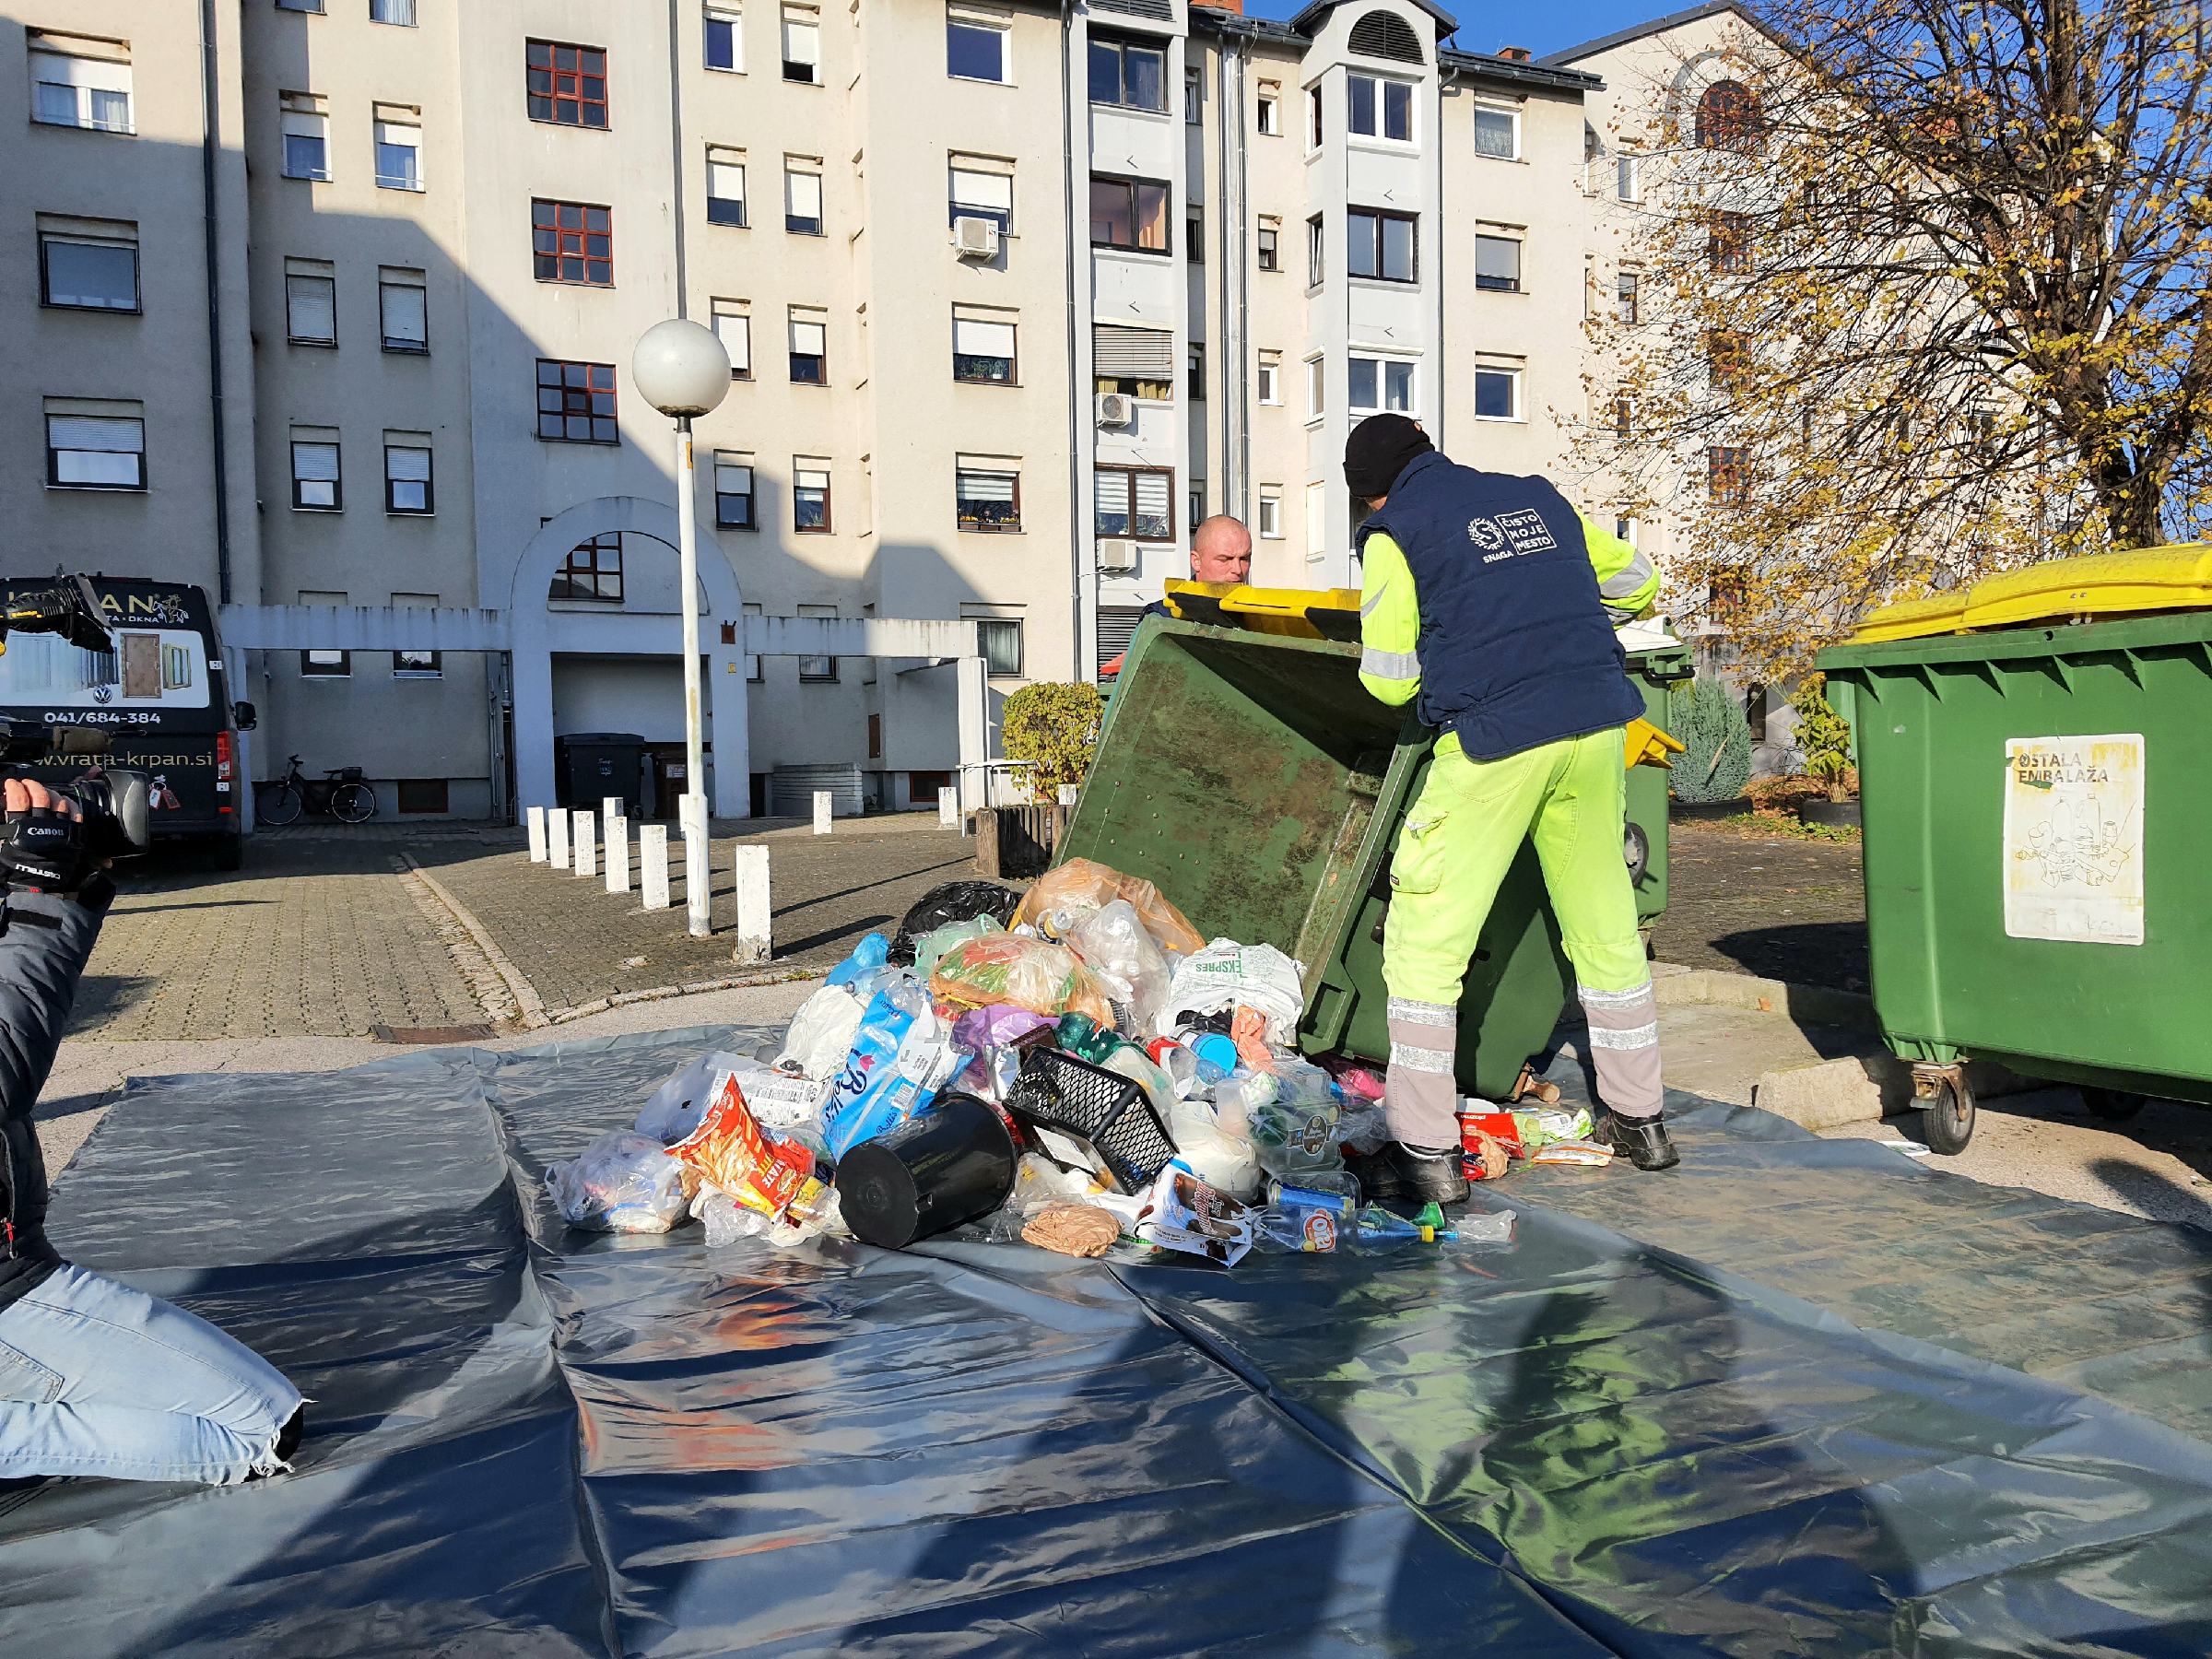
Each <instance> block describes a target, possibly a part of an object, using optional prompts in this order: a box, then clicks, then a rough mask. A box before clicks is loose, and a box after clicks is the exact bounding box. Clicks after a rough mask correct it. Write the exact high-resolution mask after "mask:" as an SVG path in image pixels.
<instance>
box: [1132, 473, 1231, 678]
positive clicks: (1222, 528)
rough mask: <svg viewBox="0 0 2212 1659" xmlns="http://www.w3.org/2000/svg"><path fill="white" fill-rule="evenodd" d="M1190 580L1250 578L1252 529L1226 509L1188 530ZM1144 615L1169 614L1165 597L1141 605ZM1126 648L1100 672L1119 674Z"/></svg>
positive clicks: (1215, 580) (1224, 580) (1213, 580)
mask: <svg viewBox="0 0 2212 1659" xmlns="http://www.w3.org/2000/svg"><path fill="white" fill-rule="evenodd" d="M1191 580H1192V581H1193V582H1249V581H1251V580H1252V532H1251V531H1249V530H1247V529H1245V528H1244V521H1243V520H1242V519H1241V518H1232V517H1231V516H1230V514H1228V513H1226V512H1217V513H1215V514H1214V516H1213V517H1212V518H1209V519H1207V520H1206V522H1205V523H1204V524H1200V525H1199V526H1198V528H1197V529H1195V530H1194V531H1192V532H1191ZM1145 614H1146V615H1147V616H1159V617H1171V616H1173V615H1174V614H1175V613H1174V612H1173V611H1171V610H1170V609H1169V608H1168V602H1167V601H1166V600H1165V599H1155V600H1153V601H1152V603H1151V604H1149V605H1147V606H1145ZM1128 654H1129V653H1127V652H1125V651H1124V653H1122V654H1121V656H1117V657H1115V658H1114V659H1113V660H1112V662H1111V663H1106V664H1104V665H1101V666H1100V669H1099V672H1100V674H1101V675H1109V674H1119V673H1120V672H1121V671H1122V662H1123V659H1124V658H1125V657H1127V656H1128Z"/></svg>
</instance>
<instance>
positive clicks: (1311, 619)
mask: <svg viewBox="0 0 2212 1659" xmlns="http://www.w3.org/2000/svg"><path fill="white" fill-rule="evenodd" d="M1167 603H1168V608H1169V609H1170V610H1171V611H1172V612H1174V613H1175V615H1176V616H1178V617H1180V618H1182V619H1183V620H1184V621H1186V622H1210V623H1212V624H1213V625H1215V626H1216V627H1218V628H1244V629H1251V630H1252V631H1253V632H1254V633H1271V634H1284V635H1288V636H1289V637H1291V638H1294V639H1304V640H1357V639H1358V638H1359V589H1358V588H1265V587H1252V586H1249V585H1247V584H1245V583H1243V582H1168V583H1167Z"/></svg>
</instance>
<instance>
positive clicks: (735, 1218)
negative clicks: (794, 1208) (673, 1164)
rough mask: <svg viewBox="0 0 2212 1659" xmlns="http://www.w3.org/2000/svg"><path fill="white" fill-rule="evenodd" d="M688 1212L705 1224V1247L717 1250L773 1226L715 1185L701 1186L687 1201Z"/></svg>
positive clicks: (756, 1212)
mask: <svg viewBox="0 0 2212 1659" xmlns="http://www.w3.org/2000/svg"><path fill="white" fill-rule="evenodd" d="M691 1214H692V1215H693V1216H694V1217H695V1218H697V1219H699V1220H700V1221H702V1222H704V1223H705V1224H706V1229H707V1248H708V1249H710V1250H720V1249H721V1248H722V1247H723V1246H724V1245H725V1244H735V1243H736V1242H737V1241H739V1240H740V1239H752V1238H758V1237H759V1235H760V1234H762V1233H765V1232H766V1231H768V1230H769V1229H770V1228H771V1227H773V1226H774V1225H775V1223H774V1222H772V1221H771V1220H770V1219H769V1218H767V1217H766V1216H764V1215H762V1214H761V1213H760V1212H759V1210H757V1209H747V1208H746V1206H744V1205H742V1204H739V1203H738V1202H737V1201H736V1200H735V1198H733V1197H731V1196H730V1195H729V1194H727V1193H725V1192H724V1191H723V1190H722V1189H721V1188H720V1187H718V1186H702V1187H700V1189H699V1196H698V1197H696V1198H694V1199H692V1200H691Z"/></svg>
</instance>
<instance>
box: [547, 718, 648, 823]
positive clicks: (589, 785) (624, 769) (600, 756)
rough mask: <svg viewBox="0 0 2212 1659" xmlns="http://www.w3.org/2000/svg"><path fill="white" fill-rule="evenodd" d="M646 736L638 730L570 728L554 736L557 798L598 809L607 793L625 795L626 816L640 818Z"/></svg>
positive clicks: (566, 802)
mask: <svg viewBox="0 0 2212 1659" xmlns="http://www.w3.org/2000/svg"><path fill="white" fill-rule="evenodd" d="M644 754H645V739H644V738H642V737H641V736H640V735H638V734H637V733H635V732H571V733H569V734H568V735H566V736H562V737H556V738H555V739H554V740H553V759H554V769H553V784H554V800H555V801H556V802H557V803H558V804H559V805H560V806H573V807H578V808H583V807H590V808H592V809H594V810H596V809H597V807H598V806H599V803H600V802H602V801H604V800H605V799H606V797H607V796H608V795H620V796H621V797H622V811H623V813H624V815H625V816H626V817H629V818H638V817H641V814H640V813H639V811H638V797H639V789H640V785H641V779H642V770H641V763H642V760H643V758H644Z"/></svg>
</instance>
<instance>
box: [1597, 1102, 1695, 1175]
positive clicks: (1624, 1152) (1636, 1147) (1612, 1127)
mask: <svg viewBox="0 0 2212 1659" xmlns="http://www.w3.org/2000/svg"><path fill="white" fill-rule="evenodd" d="M1596 1138H1597V1140H1598V1142H1599V1143H1600V1144H1601V1145H1603V1146H1607V1147H1612V1148H1613V1151H1614V1154H1615V1155H1616V1156H1617V1157H1620V1158H1625V1159H1628V1160H1629V1161H1630V1163H1632V1164H1634V1165H1635V1166H1636V1167H1637V1168H1638V1169H1640V1170H1671V1169H1673V1168H1674V1167H1675V1166H1676V1165H1677V1164H1678V1163H1680V1162H1681V1161H1682V1155H1681V1154H1680V1153H1679V1152H1677V1151H1676V1150H1675V1143H1674V1141H1673V1140H1672V1139H1671V1138H1670V1137H1669V1136H1668V1135H1667V1133H1666V1125H1665V1124H1664V1123H1662V1122H1660V1121H1659V1119H1657V1118H1655V1117H1648V1118H1625V1117H1621V1116H1619V1115H1618V1113H1615V1112H1600V1113H1598V1118H1597V1137H1596Z"/></svg>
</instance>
